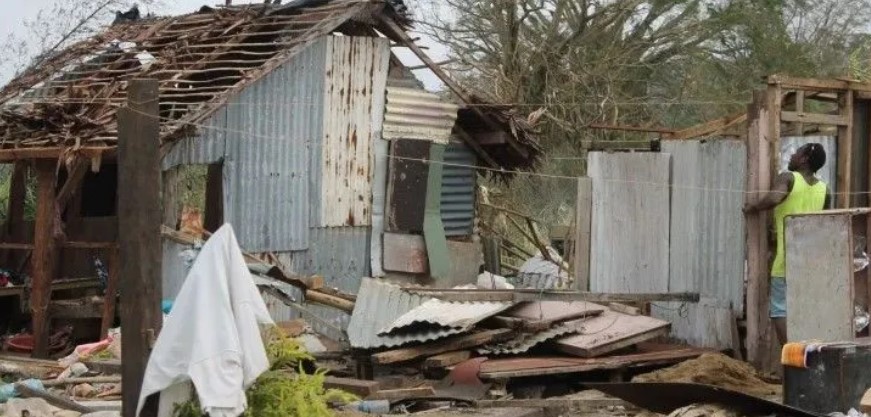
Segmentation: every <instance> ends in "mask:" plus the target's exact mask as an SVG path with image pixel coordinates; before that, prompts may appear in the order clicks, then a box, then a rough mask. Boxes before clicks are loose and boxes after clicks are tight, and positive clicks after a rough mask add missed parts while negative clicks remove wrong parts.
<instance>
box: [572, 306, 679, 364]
mask: <svg viewBox="0 0 871 417" xmlns="http://www.w3.org/2000/svg"><path fill="white" fill-rule="evenodd" d="M670 326H671V325H670V323H668V322H667V321H664V320H659V319H654V318H651V317H647V316H630V315H626V314H621V313H617V312H615V311H611V310H608V311H605V312H604V313H603V314H602V315H601V316H599V317H595V318H592V319H589V320H587V322H586V323H585V324H584V330H582V331H581V334H577V335H573V336H568V337H564V338H560V339H557V341H556V343H555V344H556V348H557V350H559V351H560V352H564V353H568V354H570V355H576V356H581V357H585V358H589V357H595V356H600V355H603V354H606V353H609V352H613V351H615V350H619V349H622V348H625V347H629V346H632V345H634V344H636V343H640V342H643V341H647V340H650V339H653V338H656V337H659V336H666V335H668V331H669V327H670Z"/></svg>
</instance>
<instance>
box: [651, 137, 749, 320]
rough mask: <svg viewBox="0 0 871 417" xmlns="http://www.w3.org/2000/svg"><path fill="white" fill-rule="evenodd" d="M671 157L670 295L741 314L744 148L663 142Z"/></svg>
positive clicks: (728, 143) (723, 142)
mask: <svg viewBox="0 0 871 417" xmlns="http://www.w3.org/2000/svg"><path fill="white" fill-rule="evenodd" d="M662 151H663V152H668V153H670V154H671V161H672V177H671V183H672V191H671V203H672V204H671V239H670V244H669V247H670V251H669V252H670V258H669V264H670V267H669V277H670V278H669V284H668V289H669V291H673V292H684V291H692V292H699V293H700V294H701V296H703V297H711V298H715V299H718V300H722V301H724V302H726V305H729V304H731V306H732V307H733V308H734V309H735V310H736V311H743V309H744V306H743V294H744V244H745V240H744V214H743V213H742V212H741V208H742V207H743V205H744V189H745V183H746V181H747V179H746V174H745V173H746V168H747V152H746V150H745V146H744V142H742V141H738V140H728V139H713V140H707V141H663V142H662Z"/></svg>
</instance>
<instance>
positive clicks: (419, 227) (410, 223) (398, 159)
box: [387, 139, 430, 233]
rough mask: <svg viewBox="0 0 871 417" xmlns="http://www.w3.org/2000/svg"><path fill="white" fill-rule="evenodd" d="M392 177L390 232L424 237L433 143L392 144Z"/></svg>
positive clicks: (394, 142) (390, 187)
mask: <svg viewBox="0 0 871 417" xmlns="http://www.w3.org/2000/svg"><path fill="white" fill-rule="evenodd" d="M391 145H392V146H391V148H392V151H391V159H390V176H389V179H388V183H387V230H389V231H391V232H401V233H422V232H423V213H424V209H426V198H425V196H426V187H427V178H428V176H429V166H428V165H427V164H426V163H425V162H423V161H425V160H427V159H429V148H430V143H429V142H424V141H419V140H405V139H400V140H395V141H393V142H392V144H391Z"/></svg>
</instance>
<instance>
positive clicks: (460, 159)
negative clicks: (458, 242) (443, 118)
mask: <svg viewBox="0 0 871 417" xmlns="http://www.w3.org/2000/svg"><path fill="white" fill-rule="evenodd" d="M476 162H477V159H476V157H475V154H474V153H473V152H472V151H471V150H469V148H467V147H466V146H465V145H463V144H462V143H459V142H451V143H450V144H448V146H447V149H446V150H445V165H444V169H443V170H442V197H441V200H442V201H441V203H442V224H444V226H445V235H447V236H468V235H471V234H472V229H473V226H474V223H475V170H474V169H472V168H464V167H461V166H455V165H452V164H456V165H466V166H474V165H477V164H476Z"/></svg>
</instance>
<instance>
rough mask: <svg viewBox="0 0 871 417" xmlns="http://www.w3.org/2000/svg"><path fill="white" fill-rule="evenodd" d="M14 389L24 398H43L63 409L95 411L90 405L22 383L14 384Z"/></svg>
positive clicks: (83, 411) (85, 411)
mask: <svg viewBox="0 0 871 417" xmlns="http://www.w3.org/2000/svg"><path fill="white" fill-rule="evenodd" d="M15 391H17V392H18V393H19V394H20V395H21V396H22V397H24V398H42V399H43V400H45V402H47V403H49V404H51V405H53V406H55V407H58V408H62V409H64V410H71V411H76V412H79V413H82V414H90V413H93V412H94V411H95V410H93V409H91V408H90V407H85V406H83V405H81V404H79V403H77V402H75V401H72V400H68V399H66V398H63V397H59V396H57V395H54V394H50V393H48V392H45V391H41V390H36V389H33V388H30V387H29V386H27V385H25V384H22V383H17V384H15Z"/></svg>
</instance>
